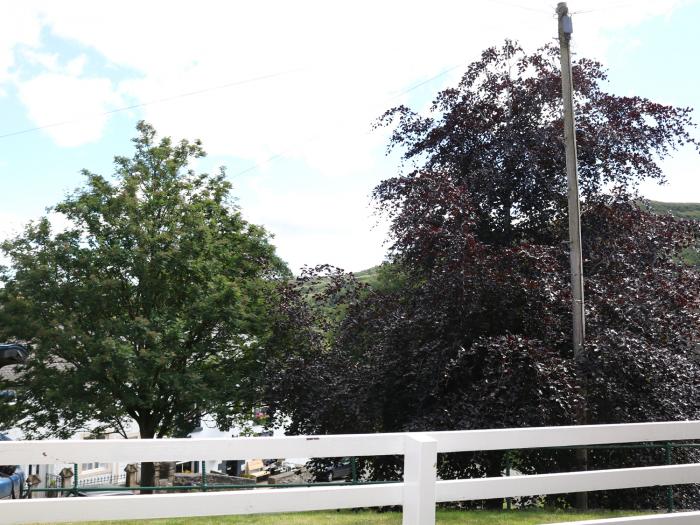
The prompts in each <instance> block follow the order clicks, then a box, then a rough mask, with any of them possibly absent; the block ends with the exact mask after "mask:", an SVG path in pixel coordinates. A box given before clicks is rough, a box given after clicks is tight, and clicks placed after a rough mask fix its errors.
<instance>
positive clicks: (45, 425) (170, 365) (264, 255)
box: [0, 122, 289, 484]
mask: <svg viewBox="0 0 700 525" xmlns="http://www.w3.org/2000/svg"><path fill="white" fill-rule="evenodd" d="M137 129H138V132H139V133H138V136H137V137H136V138H135V139H133V142H134V145H135V154H134V156H133V157H132V158H126V157H115V173H114V177H113V178H112V179H108V178H105V177H102V176H100V175H97V174H93V173H90V172H88V171H84V175H85V177H86V179H87V182H86V185H85V186H84V187H83V188H81V189H78V190H77V191H76V192H75V193H73V194H72V195H70V196H68V197H67V198H66V199H65V200H64V201H63V202H61V203H60V204H58V205H56V206H55V208H54V211H55V212H56V213H58V214H60V215H62V216H63V217H64V218H65V219H66V220H67V223H68V224H69V227H68V228H67V229H65V231H61V232H54V231H52V228H51V223H50V222H49V220H48V219H47V218H45V217H44V218H42V219H40V220H38V221H37V222H35V223H32V224H30V225H29V226H28V227H27V228H26V230H25V231H24V232H23V233H22V234H21V235H19V236H18V237H16V238H14V239H12V240H9V241H6V242H4V243H3V245H2V249H3V250H4V252H5V254H6V256H8V257H9V259H10V261H11V266H10V267H9V268H5V269H4V270H3V271H2V274H1V276H2V277H1V278H2V281H3V284H4V286H3V288H2V289H1V290H0V337H3V338H6V339H8V340H23V341H28V342H30V343H31V345H32V352H31V357H30V359H29V360H28V361H27V363H26V364H25V365H23V366H22V367H21V369H20V374H19V377H18V378H17V379H16V381H15V385H14V386H15V387H16V388H17V401H16V403H15V405H14V406H13V414H12V415H13V421H14V422H16V423H17V424H19V425H20V426H21V427H22V428H23V429H24V431H25V432H27V434H28V435H29V436H44V435H53V436H59V437H66V436H68V435H70V434H72V433H74V432H75V431H78V430H84V429H89V430H93V431H96V432H104V431H111V432H120V433H122V434H125V430H124V429H125V428H126V424H127V423H128V422H129V421H135V422H136V424H138V428H139V432H140V435H141V437H142V438H154V437H157V438H161V437H165V436H173V435H182V434H184V433H185V432H187V431H190V430H191V429H192V427H193V426H194V425H195V424H196V421H197V420H198V418H199V417H200V416H201V415H202V414H209V415H211V416H213V417H214V418H216V420H217V422H218V423H219V424H220V425H222V426H224V427H226V426H227V425H230V424H232V422H233V421H234V420H235V418H236V416H238V415H240V414H242V413H245V412H246V411H247V410H249V409H250V407H251V406H252V405H253V404H254V403H255V401H256V400H255V392H256V385H255V383H254V381H255V377H256V374H255V372H256V366H258V365H257V355H256V353H257V351H258V349H259V347H260V345H261V344H263V341H264V339H265V337H266V333H267V319H266V310H267V308H266V304H267V299H268V298H269V296H270V293H271V291H272V289H273V287H274V285H275V283H274V281H275V279H276V278H279V277H281V276H287V275H288V273H289V272H288V269H287V268H286V266H285V264H284V263H283V262H282V261H281V260H280V259H279V258H278V257H277V256H276V255H275V250H274V247H273V246H272V245H271V244H270V242H269V235H268V234H267V233H266V231H265V230H264V229H263V228H261V227H259V226H256V225H253V224H249V223H247V222H246V221H245V220H243V218H242V217H241V213H240V210H239V208H238V207H237V206H236V205H235V203H234V201H233V199H232V197H231V185H230V183H229V182H227V181H226V179H225V173H224V170H223V168H222V170H221V172H220V173H219V174H217V175H208V174H196V173H195V172H194V171H193V170H191V169H189V167H188V166H189V165H190V163H191V162H192V161H193V159H197V158H199V157H202V156H204V155H205V153H204V151H203V149H202V147H201V143H200V142H199V141H196V142H193V143H192V142H188V141H182V142H179V143H174V142H173V141H172V140H171V139H170V138H162V139H160V140H157V139H156V133H155V130H154V129H153V127H151V126H150V125H148V124H146V123H143V122H141V123H139V124H138V126H137ZM152 475H153V471H152V465H151V464H144V465H143V471H142V479H143V480H144V482H145V483H146V484H148V483H149V482H150V481H151V478H152Z"/></svg>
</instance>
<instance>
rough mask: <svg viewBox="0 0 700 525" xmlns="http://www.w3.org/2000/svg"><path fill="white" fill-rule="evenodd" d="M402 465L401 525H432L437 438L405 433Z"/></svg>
mask: <svg viewBox="0 0 700 525" xmlns="http://www.w3.org/2000/svg"><path fill="white" fill-rule="evenodd" d="M403 465H404V466H403V525H435V481H436V477H437V441H436V440H434V439H433V438H431V437H429V436H426V435H422V434H407V435H406V436H405V437H404V458H403Z"/></svg>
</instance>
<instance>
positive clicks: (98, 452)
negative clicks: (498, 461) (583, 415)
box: [0, 421, 700, 465]
mask: <svg viewBox="0 0 700 525" xmlns="http://www.w3.org/2000/svg"><path fill="white" fill-rule="evenodd" d="M409 434H410V433H409ZM420 434H422V435H427V436H430V437H432V438H433V439H435V440H436V441H437V442H438V452H443V453H444V452H461V451H475V450H506V449H523V448H541V447H555V446H576V445H596V444H604V443H633V442H641V441H678V440H690V439H700V422H699V421H681V422H669V423H631V424H623V425H581V426H565V427H539V428H517V429H498V430H458V431H441V432H421V433H420ZM404 436H406V433H392V434H346V435H326V436H288V437H254V438H214V439H154V440H146V439H143V440H141V439H131V440H119V439H115V440H68V441H65V440H42V441H4V442H0V465H5V464H17V463H26V464H30V463H38V464H46V463H83V462H88V461H94V459H95V458H99V459H100V460H103V461H105V462H108V461H111V462H114V461H126V462H137V461H176V460H191V459H197V460H207V459H219V460H220V459H247V458H255V457H341V456H375V455H376V456H381V455H393V454H403V451H404V448H403V444H404Z"/></svg>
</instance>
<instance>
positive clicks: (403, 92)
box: [232, 62, 465, 177]
mask: <svg viewBox="0 0 700 525" xmlns="http://www.w3.org/2000/svg"><path fill="white" fill-rule="evenodd" d="M464 65H465V63H464V62H460V63H459V64H455V65H454V66H451V67H448V68H447V69H443V70H442V71H440V72H439V73H437V74H436V75H433V76H432V77H430V78H427V79H425V80H422V81H420V82H418V83H417V84H412V85H411V86H409V87H408V88H406V89H402V90H401V91H399V92H398V93H396V94H394V95H392V96H390V97H389V98H387V99H386V100H385V103H388V102H390V101H391V100H394V99H396V98H399V97H402V96H403V95H406V94H408V93H410V92H411V91H415V90H416V89H418V88H419V87H422V86H425V85H426V84H429V83H431V82H433V81H435V80H437V79H438V78H441V77H443V76H445V75H447V74H448V73H451V72H452V71H454V70H455V69H457V68H459V67H463V66H464ZM326 135H327V130H326V131H324V132H323V133H319V134H315V135H313V136H312V137H309V138H307V139H306V140H304V141H303V142H300V143H299V144H297V147H299V146H304V145H306V144H309V143H310V142H313V141H314V140H318V139H319V138H320V137H325V136H326ZM290 152H291V148H290V149H287V150H285V151H280V152H277V153H275V154H274V155H270V156H269V157H268V158H266V159H265V160H262V161H260V162H258V163H256V164H253V165H252V166H249V167H248V168H245V169H242V170H241V171H238V172H236V173H234V174H233V175H232V177H238V176H239V175H244V174H245V173H248V172H250V171H254V170H256V169H258V168H261V167H262V166H265V165H266V164H269V163H270V162H273V161H275V160H277V159H281V158H283V157H285V156H286V155H288V154H289V153H290Z"/></svg>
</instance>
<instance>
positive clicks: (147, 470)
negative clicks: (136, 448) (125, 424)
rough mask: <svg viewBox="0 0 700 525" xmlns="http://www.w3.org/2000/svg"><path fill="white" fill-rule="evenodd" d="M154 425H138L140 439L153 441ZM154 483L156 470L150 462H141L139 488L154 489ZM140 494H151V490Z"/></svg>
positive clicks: (141, 491)
mask: <svg viewBox="0 0 700 525" xmlns="http://www.w3.org/2000/svg"><path fill="white" fill-rule="evenodd" d="M155 434H156V432H155V425H153V424H148V423H139V435H140V436H141V439H153V438H154V437H155ZM155 483H156V469H155V465H154V464H153V462H152V461H142V462H141V486H142V487H154V486H155ZM140 493H141V494H153V491H152V490H143V489H142V490H140Z"/></svg>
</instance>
